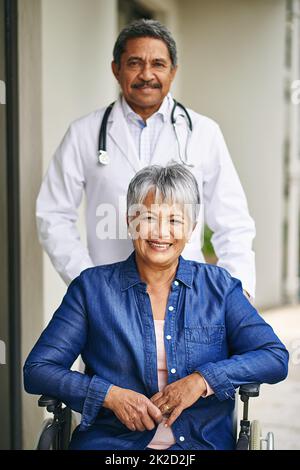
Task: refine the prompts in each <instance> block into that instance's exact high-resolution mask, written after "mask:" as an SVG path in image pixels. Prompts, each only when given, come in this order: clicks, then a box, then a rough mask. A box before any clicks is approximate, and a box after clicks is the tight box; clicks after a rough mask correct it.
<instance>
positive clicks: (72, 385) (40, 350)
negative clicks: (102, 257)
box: [24, 276, 112, 430]
mask: <svg viewBox="0 0 300 470" xmlns="http://www.w3.org/2000/svg"><path fill="white" fill-rule="evenodd" d="M87 329H88V325H87V316H86V311H85V306H84V292H83V286H82V282H81V276H80V277H78V278H76V279H75V280H74V281H73V282H72V283H71V284H70V286H69V288H68V291H67V293H66V295H65V296H64V299H63V301H62V303H61V305H60V307H59V308H58V309H57V311H56V312H55V314H54V316H53V318H52V320H51V321H50V323H49V324H48V326H47V328H46V329H45V330H44V331H43V333H42V335H41V336H40V338H39V340H38V341H37V343H36V345H35V346H34V348H33V349H32V351H31V353H30V354H29V356H28V358H27V360H26V362H25V365H24V386H25V390H26V391H27V392H28V393H33V394H39V395H42V394H43V395H49V396H52V397H55V398H57V399H59V400H61V401H62V402H63V403H65V404H66V405H67V406H69V407H70V408H72V409H73V410H75V411H78V412H80V413H82V419H81V424H80V430H85V429H86V428H87V427H89V426H90V425H91V424H92V423H93V422H94V420H95V418H96V416H97V414H98V413H99V410H100V408H101V406H102V404H103V402H104V399H105V396H106V394H107V392H108V391H109V389H110V387H111V386H112V384H110V383H109V382H108V381H106V380H104V379H103V378H101V377H99V376H97V375H94V376H89V375H87V374H83V373H80V372H77V371H71V370H70V368H71V366H72V365H73V363H74V361H75V360H76V359H77V357H78V356H79V354H80V353H81V352H82V350H83V348H84V346H85V343H86V339H87Z"/></svg>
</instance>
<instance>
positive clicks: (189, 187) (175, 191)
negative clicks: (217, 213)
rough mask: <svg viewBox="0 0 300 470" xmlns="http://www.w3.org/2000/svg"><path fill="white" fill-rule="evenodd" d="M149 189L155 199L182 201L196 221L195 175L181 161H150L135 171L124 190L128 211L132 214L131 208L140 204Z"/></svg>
mask: <svg viewBox="0 0 300 470" xmlns="http://www.w3.org/2000/svg"><path fill="white" fill-rule="evenodd" d="M152 191H153V192H154V199H155V202H156V203H163V202H167V203H173V204H180V205H183V206H184V208H185V210H188V211H189V212H188V213H189V217H190V218H191V220H192V222H193V223H196V222H197V219H198V215H199V210H200V193H199V188H198V184H197V180H196V178H195V177H194V175H193V174H192V173H191V172H190V170H188V169H187V168H186V167H185V166H184V165H182V164H179V163H171V164H169V165H167V166H165V167H163V166H160V165H150V166H147V167H145V168H143V169H142V170H140V171H139V172H138V173H136V175H135V176H134V177H133V178H132V180H131V181H130V183H129V187H128V191H127V215H129V216H130V215H133V214H132V213H131V208H135V207H137V205H139V204H143V202H144V201H145V198H146V197H147V195H148V194H149V192H152Z"/></svg>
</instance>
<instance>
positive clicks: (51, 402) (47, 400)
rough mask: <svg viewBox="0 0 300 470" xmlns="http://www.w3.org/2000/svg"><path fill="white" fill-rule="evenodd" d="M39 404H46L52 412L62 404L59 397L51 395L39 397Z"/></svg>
mask: <svg viewBox="0 0 300 470" xmlns="http://www.w3.org/2000/svg"><path fill="white" fill-rule="evenodd" d="M38 405H39V406H46V407H47V410H48V411H49V412H50V413H53V411H54V410H55V409H56V408H58V407H59V406H60V405H61V401H60V400H58V399H57V398H53V397H49V396H47V395H42V396H41V397H40V398H39V401H38Z"/></svg>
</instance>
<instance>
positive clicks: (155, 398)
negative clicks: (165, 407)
mask: <svg viewBox="0 0 300 470" xmlns="http://www.w3.org/2000/svg"><path fill="white" fill-rule="evenodd" d="M162 395H163V392H157V393H156V394H155V395H153V396H152V397H151V398H150V401H152V403H155V402H156V401H157V400H158V398H160V397H161V396H162Z"/></svg>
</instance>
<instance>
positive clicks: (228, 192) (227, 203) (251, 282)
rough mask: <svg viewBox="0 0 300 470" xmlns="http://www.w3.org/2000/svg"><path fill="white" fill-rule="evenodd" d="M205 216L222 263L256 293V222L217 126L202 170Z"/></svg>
mask: <svg viewBox="0 0 300 470" xmlns="http://www.w3.org/2000/svg"><path fill="white" fill-rule="evenodd" d="M203 199H204V213H205V220H206V223H207V225H208V226H209V227H210V229H211V230H212V231H213V232H214V233H213V236H212V239H211V241H212V245H213V247H214V250H215V253H216V255H217V257H218V266H221V267H223V268H225V269H227V271H229V272H230V274H231V275H232V276H234V277H236V278H237V279H240V280H241V282H242V284H243V288H244V289H245V290H246V291H247V292H249V294H250V296H251V297H253V298H254V296H255V255H254V252H253V250H252V243H253V239H254V237H255V224H254V221H253V219H252V218H251V216H250V214H249V210H248V205H247V200H246V196H245V193H244V191H243V188H242V185H241V182H240V179H239V177H238V175H237V172H236V170H235V168H234V165H233V163H232V160H231V158H230V155H229V152H228V149H227V146H226V143H225V140H224V137H223V134H222V132H221V130H220V128H219V126H217V127H216V131H215V133H214V136H213V139H212V144H211V148H210V151H209V161H208V162H207V163H206V165H205V171H204V186H203Z"/></svg>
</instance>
